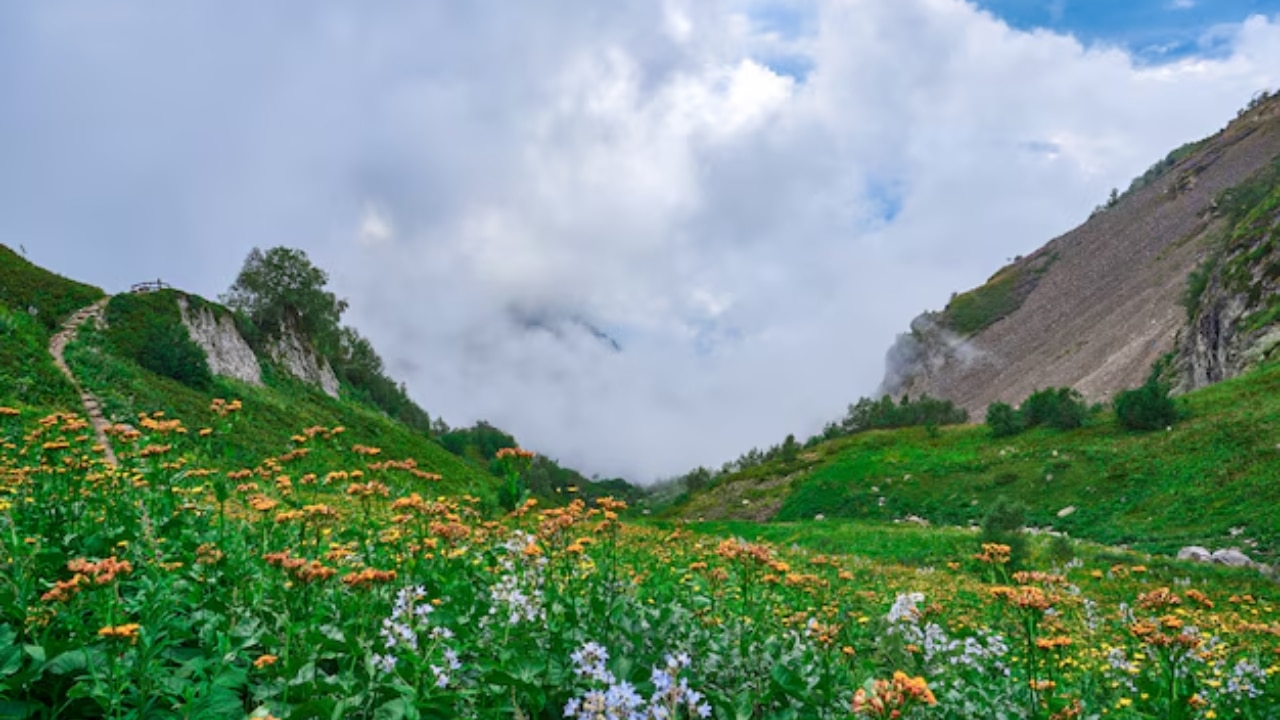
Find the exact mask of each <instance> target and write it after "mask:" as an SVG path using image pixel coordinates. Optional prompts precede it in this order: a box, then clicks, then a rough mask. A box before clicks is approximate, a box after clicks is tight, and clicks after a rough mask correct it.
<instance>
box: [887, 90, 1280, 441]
mask: <svg viewBox="0 0 1280 720" xmlns="http://www.w3.org/2000/svg"><path fill="white" fill-rule="evenodd" d="M1277 157H1280V95H1278V96H1273V97H1267V96H1260V98H1259V99H1257V100H1256V101H1255V102H1253V103H1251V104H1250V106H1249V108H1247V109H1246V110H1245V111H1243V112H1242V113H1241V114H1240V116H1239V117H1237V118H1236V120H1234V121H1233V122H1232V123H1230V124H1229V125H1228V126H1227V127H1226V128H1225V129H1223V130H1222V131H1221V132H1219V133H1217V134H1216V135H1214V136H1212V137H1209V138H1206V139H1205V140H1202V141H1200V142H1198V143H1193V144H1191V145H1188V146H1185V147H1183V148H1179V149H1178V150H1176V151H1174V152H1173V153H1171V154H1170V155H1169V157H1167V158H1165V160H1164V161H1162V162H1161V163H1158V164H1157V165H1156V166H1155V167H1153V168H1152V169H1151V171H1149V172H1148V173H1147V174H1146V175H1144V176H1143V177H1142V178H1139V179H1138V180H1136V181H1135V182H1134V186H1133V187H1131V188H1130V190H1129V191H1128V192H1126V193H1124V194H1123V195H1121V196H1119V197H1118V198H1114V199H1113V201H1112V202H1109V203H1108V205H1107V206H1106V207H1104V208H1100V209H1099V211H1098V212H1096V213H1095V214H1094V215H1093V217H1091V218H1090V219H1089V220H1088V221H1087V222H1085V223H1084V224H1083V225H1081V226H1080V227H1078V228H1076V229H1075V230H1073V231H1071V232H1069V233H1067V234H1065V235H1063V236H1061V237H1058V238H1056V239H1054V240H1052V241H1050V242H1049V243H1048V244H1046V245H1045V246H1044V247H1042V248H1041V249H1040V250H1037V251H1036V252H1035V253H1033V254H1031V255H1029V256H1027V257H1025V258H1020V259H1018V260H1016V261H1015V262H1014V263H1012V264H1011V265H1009V266H1007V267H1005V268H1003V269H1001V270H1000V271H999V272H998V273H996V274H995V275H994V276H992V278H991V279H990V280H989V281H988V282H987V283H986V284H985V285H983V286H982V287H980V288H976V289H974V290H972V291H970V292H967V293H964V294H961V295H958V296H956V297H955V298H953V299H952V301H951V303H950V304H949V305H948V306H947V308H946V309H944V310H943V311H941V312H933V313H925V314H923V315H921V316H920V317H918V318H916V320H915V321H913V323H912V327H911V331H910V332H909V333H906V334H904V335H902V336H900V337H899V339H898V341H897V342H896V343H895V345H894V346H893V347H892V348H891V349H890V351H889V353H888V356H887V358H886V374H885V379H884V382H883V384H882V390H883V392H885V393H888V394H892V395H901V394H910V395H919V394H921V393H928V394H929V395H932V396H935V397H942V398H946V399H949V400H953V401H955V402H956V403H957V404H959V405H962V406H963V407H965V408H966V409H968V410H969V411H970V412H971V413H974V414H975V416H976V417H981V414H982V413H983V411H984V410H985V409H986V406H987V405H988V404H990V403H992V402H996V401H1001V402H1008V403H1014V404H1016V403H1018V402H1020V401H1021V400H1022V399H1024V398H1026V397H1027V396H1028V395H1029V394H1030V393H1031V392H1033V391H1034V390H1036V389H1038V388H1044V387H1073V388H1076V389H1077V390H1079V391H1080V392H1081V393H1082V394H1083V395H1084V396H1085V397H1086V398H1088V399H1089V400H1091V401H1103V400H1106V399H1108V398H1110V397H1111V396H1112V395H1114V394H1115V393H1116V392H1117V391H1119V390H1121V389H1124V388H1128V387H1133V386H1136V385H1139V384H1141V383H1142V381H1143V380H1144V379H1145V378H1146V377H1147V375H1148V374H1149V372H1150V370H1151V367H1152V365H1153V363H1154V362H1155V361H1156V360H1158V359H1160V358H1162V357H1163V356H1165V355H1167V354H1169V353H1174V352H1176V351H1179V350H1180V351H1181V353H1182V360H1181V362H1179V363H1178V364H1177V365H1178V367H1179V368H1180V369H1181V372H1182V374H1183V375H1184V379H1183V382H1182V383H1181V385H1182V386H1183V387H1184V388H1187V389H1189V388H1192V387H1198V386H1200V385H1203V384H1205V383H1206V382H1210V381H1213V380H1218V379H1223V378H1225V377H1230V376H1232V375H1234V374H1236V373H1238V372H1239V371H1240V370H1241V369H1243V367H1244V366H1245V365H1247V362H1246V359H1245V355H1246V354H1247V352H1246V349H1244V348H1242V347H1236V346H1235V345H1233V344H1232V343H1233V342H1234V341H1233V340H1231V338H1232V337H1235V334H1234V333H1228V334H1227V335H1226V336H1224V335H1223V333H1222V332H1221V331H1220V329H1216V328H1220V327H1222V326H1223V325H1224V324H1225V325H1229V326H1231V328H1234V327H1235V323H1236V322H1237V321H1239V320H1240V319H1241V318H1243V317H1244V316H1245V315H1247V314H1249V313H1251V312H1252V313H1253V316H1252V322H1254V324H1255V325H1256V324H1257V323H1258V322H1260V321H1263V320H1266V321H1268V322H1264V323H1263V325H1268V324H1270V323H1274V320H1275V315H1274V314H1272V315H1271V316H1268V317H1263V316H1262V315H1258V314H1257V310H1258V307H1259V306H1260V305H1265V304H1266V300H1265V298H1266V296H1267V294H1268V292H1267V291H1266V290H1265V288H1266V286H1265V284H1259V283H1257V282H1252V283H1250V282H1244V281H1240V282H1237V283H1236V284H1235V285H1233V286H1232V287H1233V288H1235V292H1236V294H1238V293H1240V292H1243V293H1244V294H1245V296H1246V297H1245V301H1241V300H1240V299H1239V298H1237V297H1236V295H1234V294H1233V295H1231V297H1230V298H1228V297H1227V296H1226V295H1224V294H1223V293H1221V292H1219V291H1218V290H1219V288H1220V287H1221V286H1222V283H1221V282H1218V284H1216V285H1215V284H1213V282H1212V281H1210V282H1208V290H1207V297H1206V299H1207V302H1205V303H1204V304H1203V307H1204V308H1205V310H1204V311H1202V312H1200V314H1199V315H1198V316H1197V317H1196V320H1195V323H1193V325H1192V326H1191V327H1190V328H1188V329H1187V331H1186V332H1183V334H1182V337H1181V338H1180V337H1179V333H1180V331H1183V329H1184V326H1186V325H1187V323H1188V312H1187V310H1186V309H1185V308H1184V306H1183V302H1182V301H1183V298H1184V295H1185V294H1186V292H1187V279H1188V277H1189V276H1191V275H1192V273H1193V272H1194V271H1196V270H1197V268H1202V265H1204V264H1205V263H1209V264H1212V259H1213V258H1216V257H1219V256H1220V255H1221V254H1222V252H1223V248H1224V246H1225V245H1226V244H1229V242H1230V238H1231V237H1235V236H1237V235H1238V233H1237V228H1236V227H1235V224H1236V223H1238V222H1240V221H1241V220H1242V218H1239V217H1235V216H1233V215H1232V214H1231V213H1226V212H1224V211H1223V209H1222V208H1220V207H1219V203H1220V202H1221V200H1222V198H1223V197H1224V193H1225V194H1226V195H1230V192H1229V191H1231V190H1232V189H1233V188H1239V187H1241V186H1245V185H1247V184H1248V183H1249V182H1250V181H1251V180H1256V179H1257V178H1258V177H1259V176H1260V175H1261V174H1264V173H1265V172H1266V171H1267V169H1268V168H1269V167H1270V166H1271V165H1272V162H1273V160H1274V159H1275V158H1277ZM1254 220H1255V221H1256V222H1258V223H1263V222H1264V220H1263V219H1261V218H1255V219H1254ZM1274 234H1275V233H1274V231H1273V232H1272V233H1271V236H1272V237H1274ZM1264 235H1265V233H1264ZM1250 237H1253V238H1254V239H1257V238H1256V233H1255V234H1254V235H1250ZM1264 244H1265V243H1264ZM1246 245H1247V247H1246ZM1233 247H1235V250H1232V251H1231V252H1233V253H1235V255H1233V256H1232V257H1237V256H1239V255H1241V254H1242V253H1244V254H1247V253H1250V252H1253V255H1252V256H1251V257H1252V259H1251V260H1250V263H1251V265H1250V267H1252V268H1253V269H1254V271H1255V275H1257V276H1258V277H1259V278H1261V277H1262V275H1265V274H1266V273H1268V272H1270V270H1269V269H1268V268H1271V267H1272V266H1271V265H1269V264H1268V263H1266V262H1263V261H1261V260H1260V259H1259V257H1258V256H1259V253H1261V254H1264V255H1265V254H1266V253H1268V252H1271V249H1270V247H1271V246H1267V249H1266V250H1261V251H1260V250H1258V249H1257V248H1258V247H1261V245H1259V244H1258V243H1254V244H1252V245H1249V244H1248V243H1246V244H1245V245H1241V244H1240V243H1236V245H1235V246H1233ZM1207 258H1208V260H1207ZM1224 266H1225V264H1224ZM1275 267H1276V268H1280V265H1278V266H1275ZM1212 273H1213V268H1212V267H1208V266H1205V267H1203V268H1202V272H1201V278H1202V279H1201V281H1200V282H1201V283H1202V285H1201V287H1203V283H1204V282H1205V278H1208V277H1209V276H1210V275H1212ZM1269 277H1272V278H1274V276H1269ZM1241 288H1243V289H1241ZM1250 292H1252V293H1253V295H1252V296H1249V293H1250ZM1250 297H1252V300H1251V301H1249V298H1250ZM1224 318H1228V319H1225V320H1224ZM1215 332H1216V333H1217V335H1218V336H1219V339H1217V340H1214V339H1212V338H1208V339H1205V338H1206V337H1207V336H1212V335H1214V333H1215ZM1259 333H1261V335H1266V334H1267V332H1266V329H1265V328H1264V327H1261V326H1259V327H1252V326H1251V327H1250V328H1249V331H1248V332H1245V333H1243V334H1241V335H1240V340H1241V342H1244V341H1246V340H1248V341H1249V342H1247V343H1245V344H1247V345H1249V347H1252V346H1253V341H1254V340H1257V338H1258V337H1259V336H1260V335H1259ZM1224 337H1225V338H1226V339H1222V338H1224ZM1249 352H1253V353H1254V354H1255V355H1256V354H1257V351H1256V349H1255V350H1251V351H1249ZM1227 356H1230V359H1229V360H1228V359H1227ZM1196 357H1198V358H1199V359H1198V360H1196V359H1195V358H1196ZM1214 357H1217V358H1218V359H1217V360H1214V359H1212V358H1214Z"/></svg>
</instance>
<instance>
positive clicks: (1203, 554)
mask: <svg viewBox="0 0 1280 720" xmlns="http://www.w3.org/2000/svg"><path fill="white" fill-rule="evenodd" d="M1178 559H1179V560H1195V561H1196V562H1212V561H1213V553H1211V552H1209V548H1205V547H1200V546H1199V545H1188V546H1186V547H1184V548H1182V549H1181V550H1179V551H1178Z"/></svg>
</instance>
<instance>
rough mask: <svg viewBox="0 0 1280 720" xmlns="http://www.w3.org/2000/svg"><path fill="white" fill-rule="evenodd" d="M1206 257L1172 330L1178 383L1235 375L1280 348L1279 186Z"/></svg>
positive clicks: (1187, 386)
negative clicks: (1178, 325)
mask: <svg viewBox="0 0 1280 720" xmlns="http://www.w3.org/2000/svg"><path fill="white" fill-rule="evenodd" d="M1271 199H1272V201H1273V203H1274V204H1275V207H1274V208H1273V209H1271V210H1269V211H1268V210H1266V205H1265V204H1264V205H1263V206H1262V207H1261V208H1259V209H1260V210H1263V212H1259V213H1257V214H1256V215H1254V216H1251V217H1248V218H1245V219H1244V220H1243V221H1242V222H1241V224H1240V226H1239V227H1237V228H1236V229H1235V232H1233V234H1232V235H1231V236H1230V237H1229V238H1228V239H1227V243H1226V245H1225V246H1224V247H1223V248H1222V249H1221V250H1220V251H1218V252H1219V254H1218V255H1216V256H1214V258H1213V260H1212V270H1211V271H1209V273H1208V278H1207V281H1206V284H1205V286H1204V290H1203V291H1202V292H1201V294H1200V297H1199V299H1198V302H1197V303H1196V306H1195V307H1196V313H1195V315H1194V317H1192V318H1191V321H1190V322H1189V324H1188V325H1187V327H1186V328H1184V329H1183V330H1182V332H1181V333H1179V336H1178V361H1179V362H1178V389H1180V390H1195V389H1196V388H1201V387H1204V386H1206V385H1211V384H1213V383H1216V382H1219V381H1222V380H1226V379H1228V378H1232V377H1235V376H1236V375H1239V374H1240V373H1242V372H1244V371H1245V370H1248V369H1249V368H1250V367H1252V366H1254V365H1256V364H1258V363H1259V362H1261V361H1262V360H1265V359H1267V358H1268V357H1270V356H1271V355H1272V354H1273V353H1274V352H1275V351H1276V349H1277V348H1280V326H1277V322H1278V321H1280V300H1278V299H1280V187H1278V188H1276V189H1275V190H1273V191H1272V193H1271Z"/></svg>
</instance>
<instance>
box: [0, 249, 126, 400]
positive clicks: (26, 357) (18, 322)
mask: <svg viewBox="0 0 1280 720" xmlns="http://www.w3.org/2000/svg"><path fill="white" fill-rule="evenodd" d="M102 295H103V293H102V291H101V290H99V289H98V288H95V287H91V286H89V285H84V284H82V283H78V282H75V281H72V280H68V279H66V278H64V277H62V276H61V275H56V274H54V273H51V272H49V271H47V270H44V269H42V268H39V267H36V266H35V265H33V264H31V263H30V262H28V261H27V260H26V258H24V257H22V256H21V255H19V254H18V253H16V252H14V251H13V250H11V249H9V248H8V247H6V246H4V245H0V404H9V405H28V406H32V407H39V408H46V409H53V408H69V407H74V406H75V404H76V403H78V402H79V399H78V396H77V395H76V394H75V391H74V389H73V388H72V387H71V384H70V383H69V382H67V381H66V379H65V378H63V377H62V374H61V373H60V372H58V369H57V368H56V367H54V364H53V359H52V358H51V357H50V356H49V338H50V336H51V335H52V334H53V332H54V331H55V330H56V329H57V328H58V325H59V323H61V322H62V320H63V319H65V318H66V317H67V316H69V315H71V314H72V313H74V312H75V311H76V310H79V309H80V308H82V307H85V306H86V305H90V304H92V303H93V302H94V301H96V300H98V299H99V298H101V297H102Z"/></svg>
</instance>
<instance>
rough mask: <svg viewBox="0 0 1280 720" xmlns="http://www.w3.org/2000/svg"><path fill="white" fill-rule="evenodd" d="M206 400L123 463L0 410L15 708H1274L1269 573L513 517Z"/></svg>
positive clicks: (360, 452)
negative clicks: (256, 432) (274, 438)
mask: <svg viewBox="0 0 1280 720" xmlns="http://www.w3.org/2000/svg"><path fill="white" fill-rule="evenodd" d="M207 412H208V415H207V417H211V418H213V420H212V421H211V422H210V423H209V424H208V425H207V426H193V427H187V426H186V425H185V424H184V423H183V421H182V419H180V418H176V417H168V416H165V415H157V414H152V415H143V416H140V417H139V418H138V421H137V422H136V423H134V424H131V425H128V426H125V425H119V426H116V427H115V428H113V433H112V437H113V444H114V446H115V449H116V452H117V453H118V455H119V456H120V459H121V465H120V467H118V468H111V467H109V466H107V465H106V464H104V463H103V462H102V460H101V455H100V452H99V448H95V447H94V446H93V439H92V435H91V433H89V431H88V428H87V425H86V423H85V421H84V420H83V419H81V418H79V417H77V416H75V415H68V414H52V415H43V414H41V413H36V412H34V411H31V410H28V409H24V408H4V409H2V410H0V441H2V442H3V448H4V451H3V460H0V547H2V548H3V551H2V554H0V717H6V718H7V717H15V718H88V717H107V718H245V717H256V718H267V717H274V718H280V719H282V720H283V719H285V718H377V719H379V720H382V719H387V720H394V719H396V718H435V717H440V718H455V717H456V718H467V717H474V718H560V717H574V718H655V719H656V718H681V717H714V718H735V719H738V718H742V719H745V718H850V717H883V718H889V717H905V718H911V717H919V718H972V717H984V718H1022V717H1035V718H1057V719H1059V720H1061V719H1065V718H1077V717H1078V718H1100V717H1108V718H1213V717H1248V718H1266V717H1276V716H1280V710H1275V709H1273V708H1275V707H1276V706H1280V686H1278V685H1277V683H1276V682H1275V681H1274V680H1273V675H1274V673H1275V672H1276V670H1277V667H1278V666H1277V664H1276V662H1277V657H1278V656H1277V650H1278V649H1280V640H1278V639H1277V636H1280V617H1277V611H1276V607H1277V605H1276V603H1277V593H1276V588H1275V586H1274V584H1273V583H1271V582H1270V581H1267V580H1265V579H1263V578H1262V577H1261V576H1259V575H1257V574H1256V573H1251V572H1247V571H1229V570H1226V569H1215V568H1206V567H1203V566H1188V565H1184V564H1182V563H1177V562H1172V561H1153V560H1150V559H1147V558H1145V557H1143V556H1139V555H1134V554H1132V553H1122V552H1118V551H1114V550H1109V549H1107V548H1101V547H1099V546H1086V545H1076V546H1074V548H1075V549H1074V550H1073V552H1071V553H1070V557H1067V556H1064V555H1062V554H1061V553H1058V554H1051V553H1049V552H1047V551H1046V549H1045V546H1044V545H1043V544H1040V545H1037V546H1036V547H1037V548H1038V549H1037V550H1036V552H1034V553H1033V555H1032V560H1031V561H1030V562H1029V563H1028V564H1027V565H1026V566H1025V567H1021V568H1014V567H1011V566H1010V565H1009V563H1008V556H1007V549H1005V548H1003V547H1002V546H999V545H992V544H988V545H987V546H981V545H980V543H979V541H978V537H977V535H976V534H972V533H967V532H965V531H962V530H935V529H921V528H901V527H892V526H877V525H874V524H866V523H837V522H828V523H817V522H808V523H802V524H777V525H753V524H745V523H744V524H705V525H700V524H685V523H658V522H644V521H643V519H642V518H641V519H637V518H632V517H631V516H630V513H629V511H628V509H627V508H626V507H625V506H624V505H623V504H622V503H620V502H618V501H614V500H610V499H600V500H596V501H594V502H592V503H590V504H588V503H586V502H584V501H582V500H575V499H572V497H571V496H567V497H566V498H565V500H566V502H565V503H564V504H563V505H561V506H559V507H544V506H541V505H539V504H538V503H537V502H536V501H526V502H525V503H524V504H523V505H521V506H520V507H519V508H518V509H517V510H516V511H515V512H511V513H507V514H505V515H504V514H499V513H495V512H494V511H493V509H492V507H491V506H490V505H488V504H487V503H485V502H483V501H482V500H480V499H478V498H474V497H470V496H468V495H466V494H445V493H443V492H442V491H441V488H442V487H444V486H445V485H447V484H448V483H447V480H445V479H443V478H441V477H440V476H439V475H437V474H435V473H432V472H427V471H424V470H422V469H420V468H419V467H418V464H417V462H415V461H414V459H413V458H410V457H401V456H398V455H393V454H392V453H390V452H388V451H384V450H383V449H382V448H378V447H374V446H370V445H368V444H360V443H358V442H354V441H352V440H351V439H350V434H349V433H348V432H346V430H345V428H341V427H321V426H312V427H306V428H298V429H297V431H296V434H294V435H293V436H292V438H291V439H290V440H289V442H288V444H287V445H286V446H284V447H281V448H280V449H279V452H277V453H275V454H272V455H269V456H267V457H263V458H261V459H260V460H259V461H257V462H256V463H247V464H246V463H242V462H240V456H239V455H238V454H233V453H231V452H230V450H229V449H228V448H231V447H233V446H235V444H234V443H232V442H230V440H231V439H234V438H235V437H236V435H237V434H238V433H241V432H245V428H251V427H253V422H252V419H251V418H249V417H246V415H247V414H248V413H249V412H251V411H250V410H247V409H245V406H243V405H242V404H240V403H238V402H235V401H231V402H226V401H221V400H215V401H214V403H213V404H212V405H211V406H210V407H209V408H207ZM236 447H238V446H236ZM230 458H234V462H232V461H231V460H230ZM499 461H500V462H501V463H503V465H504V467H505V468H506V471H507V473H508V475H509V477H512V478H517V479H518V477H519V474H520V471H521V469H522V467H524V466H525V465H526V464H527V463H528V461H529V458H528V456H527V454H526V453H523V452H518V451H515V450H507V451H504V452H503V454H502V457H501V458H500V459H499ZM1051 557H1053V558H1054V559H1050V558H1051Z"/></svg>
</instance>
